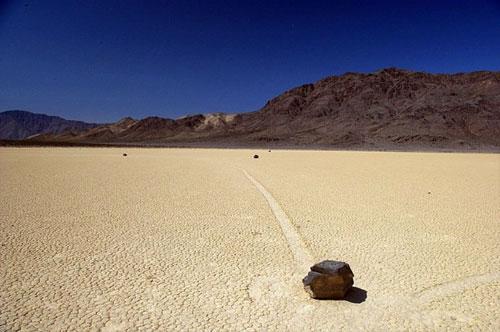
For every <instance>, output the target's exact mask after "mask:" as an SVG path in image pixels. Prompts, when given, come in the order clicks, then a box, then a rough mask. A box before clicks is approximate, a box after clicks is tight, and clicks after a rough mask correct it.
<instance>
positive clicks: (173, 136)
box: [34, 68, 500, 150]
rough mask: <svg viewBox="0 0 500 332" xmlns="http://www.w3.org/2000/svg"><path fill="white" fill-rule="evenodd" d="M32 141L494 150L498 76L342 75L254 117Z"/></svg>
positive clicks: (213, 117) (143, 124)
mask: <svg viewBox="0 0 500 332" xmlns="http://www.w3.org/2000/svg"><path fill="white" fill-rule="evenodd" d="M34 139H36V140H39V141H56V142H75V143H116V144H121V143H135V144H145V145H147V144H159V145H176V144H192V145H202V144H205V145H256V146H257V145H262V146H268V145H272V146H318V147H332V148H347V149H349V148H356V149H357V148H359V149H363V148H369V149H399V148H401V149H414V148H416V149H434V148H436V149H441V148H444V149H458V150H460V149H467V148H480V149H483V148H485V149H489V148H493V149H498V148H500V73H497V72H474V73H464V74H453V75H444V74H427V73H421V72H410V71H405V70H400V69H394V68H390V69H384V70H381V71H379V72H376V73H372V74H358V73H346V74H344V75H342V76H332V77H328V78H325V79H322V80H320V81H318V82H316V83H314V84H307V85H303V86H300V87H297V88H294V89H291V90H289V91H287V92H285V93H283V94H282V95H280V96H278V97H276V98H274V99H272V100H270V101H268V102H267V103H266V105H265V106H264V107H263V108H262V109H261V110H259V111H257V112H253V113H242V114H236V115H227V114H221V113H217V114H206V115H201V114H200V115H194V116H187V117H184V118H181V119H176V120H171V119H163V118H158V117H150V118H145V119H143V120H139V121H137V120H133V119H130V118H127V119H123V120H121V121H120V122H118V123H115V124H112V125H103V126H99V127H96V128H92V129H89V130H87V131H84V132H66V133H63V134H58V135H42V136H39V137H36V138H34Z"/></svg>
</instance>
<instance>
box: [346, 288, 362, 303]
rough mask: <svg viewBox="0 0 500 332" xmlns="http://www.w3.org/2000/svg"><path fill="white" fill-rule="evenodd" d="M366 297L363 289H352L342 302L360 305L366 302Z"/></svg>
mask: <svg viewBox="0 0 500 332" xmlns="http://www.w3.org/2000/svg"><path fill="white" fill-rule="evenodd" d="M367 296H368V292H367V291H365V290H364V289H361V288H358V287H353V288H351V290H350V291H349V293H347V295H346V297H345V298H344V300H346V301H347V302H351V303H356V304H360V303H363V302H365V301H366V298H367Z"/></svg>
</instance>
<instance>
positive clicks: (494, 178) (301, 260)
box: [0, 148, 500, 331]
mask: <svg viewBox="0 0 500 332" xmlns="http://www.w3.org/2000/svg"><path fill="white" fill-rule="evenodd" d="M123 152H127V153H128V156H127V157H123V156H122V153H123ZM255 153H258V154H259V155H260V158H259V159H253V158H252V156H253V155H254V154H255ZM0 188H1V190H0V245H1V246H0V331H13V330H19V329H22V330H26V331H60V330H64V331H66V330H69V331H82V330H96V331H98V330H102V331H122V330H131V331H135V330H145V331H147V330H152V329H160V330H197V331H198V330H233V331H234V330H295V331H302V330H324V331H329V330H346V331H352V330H381V331H382V330H384V331H386V330H412V331H419V330H421V331H428V330H443V329H450V330H490V331H495V330H498V329H499V328H500V155H498V154H497V155H495V154H451V153H441V154H438V153H402V152H399V153H381V152H334V151H272V152H270V153H269V152H267V151H259V150H208V149H135V148H127V149H121V148H108V149H97V148H1V149H0ZM322 259H337V260H344V261H347V262H348V263H349V264H350V265H351V268H352V270H353V272H354V274H355V277H354V284H355V286H356V287H357V289H356V290H355V292H354V293H353V295H352V296H351V297H350V298H349V301H315V300H312V299H310V298H309V297H308V295H307V294H306V293H305V292H304V290H303V288H302V284H301V278H302V277H303V276H304V275H305V274H306V273H307V270H308V268H309V266H308V265H309V263H310V261H315V262H316V261H320V260H322Z"/></svg>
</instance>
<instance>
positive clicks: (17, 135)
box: [0, 110, 98, 140]
mask: <svg viewBox="0 0 500 332" xmlns="http://www.w3.org/2000/svg"><path fill="white" fill-rule="evenodd" d="M96 126H98V125H97V124H92V123H85V122H82V121H72V120H66V119H63V118H60V117H58V116H49V115H45V114H36V113H31V112H26V111H17V110H16V111H6V112H1V113H0V139H14V140H17V139H23V138H27V137H29V136H32V135H36V134H41V133H53V134H60V133H63V132H66V131H73V132H75V133H78V132H82V131H85V130H87V129H90V128H93V127H96Z"/></svg>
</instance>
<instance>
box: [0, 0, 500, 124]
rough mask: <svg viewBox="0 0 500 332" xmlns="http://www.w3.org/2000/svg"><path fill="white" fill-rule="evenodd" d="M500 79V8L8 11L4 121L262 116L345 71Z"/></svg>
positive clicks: (9, 4)
mask: <svg viewBox="0 0 500 332" xmlns="http://www.w3.org/2000/svg"><path fill="white" fill-rule="evenodd" d="M392 66H395V67H401V68H406V69H412V70H423V71H430V72H461V71H474V70H497V71H498V70H500V3H499V1H495V0H491V1H486V0H485V1H481V0H476V1H459V0H455V1H436V0H435V1H424V0H420V1H404V0H401V1H382V0H380V1H347V0H346V1H333V0H331V1H251V2H244V1H240V0H234V1H209V0H207V1H187V0H178V1H126V0H121V1H106V0H101V1H72V0H64V1H50V0H44V1H41V0H40V1H5V0H0V77H1V83H0V110H7V109H25V110H29V111H32V112H40V113H47V114H53V115H59V116H63V117H66V118H71V119H81V120H85V121H98V122H108V121H116V120H118V119H119V118H121V117H124V116H128V115H130V116H133V117H136V118H142V117H145V116H149V115H158V116H163V117H178V116H181V115H185V114H194V113H207V112H229V113H231V112H243V111H253V110H257V109H259V108H260V107H261V106H262V105H264V104H265V102H266V101H267V100H268V99H270V98H272V97H274V96H276V95H278V94H280V93H281V92H283V91H284V90H287V89H289V88H291V87H294V86H297V85H301V84H304V83H308V82H313V81H316V80H318V79H321V78H323V77H325V76H329V75H333V74H342V73H344V72H346V71H362V72H369V71H374V70H377V69H380V68H384V67H392Z"/></svg>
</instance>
